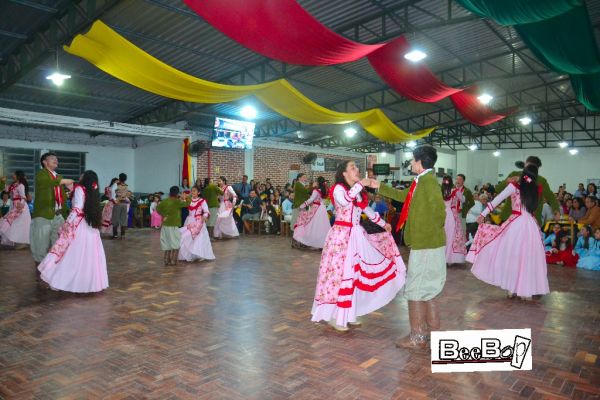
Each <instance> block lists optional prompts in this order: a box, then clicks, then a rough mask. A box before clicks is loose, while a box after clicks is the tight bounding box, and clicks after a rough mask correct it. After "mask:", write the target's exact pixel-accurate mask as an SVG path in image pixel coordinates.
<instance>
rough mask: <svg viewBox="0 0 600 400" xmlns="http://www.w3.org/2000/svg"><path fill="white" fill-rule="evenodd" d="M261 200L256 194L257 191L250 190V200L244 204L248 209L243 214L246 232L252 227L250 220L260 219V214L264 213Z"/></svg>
mask: <svg viewBox="0 0 600 400" xmlns="http://www.w3.org/2000/svg"><path fill="white" fill-rule="evenodd" d="M261 203H262V202H261V200H260V198H259V197H258V196H257V195H256V191H254V190H251V191H250V197H248V201H246V202H244V203H243V204H242V207H243V208H244V209H245V210H246V212H245V213H244V215H243V216H242V223H243V224H244V228H246V232H250V231H251V230H252V227H251V226H250V223H249V222H248V221H257V220H259V219H260V215H261V214H262V207H261V205H262V204H261Z"/></svg>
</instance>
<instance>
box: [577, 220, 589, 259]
mask: <svg viewBox="0 0 600 400" xmlns="http://www.w3.org/2000/svg"><path fill="white" fill-rule="evenodd" d="M579 233H580V236H579V239H577V243H576V244H575V250H574V251H575V253H576V254H577V255H578V256H579V257H580V258H581V257H585V256H587V255H588V253H589V250H590V239H591V238H590V236H591V233H592V228H591V227H590V226H587V225H586V226H583V227H582V228H581V229H580V230H579Z"/></svg>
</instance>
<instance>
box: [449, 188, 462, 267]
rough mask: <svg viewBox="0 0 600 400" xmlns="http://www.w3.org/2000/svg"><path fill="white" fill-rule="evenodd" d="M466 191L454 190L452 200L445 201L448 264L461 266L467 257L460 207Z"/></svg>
mask: <svg viewBox="0 0 600 400" xmlns="http://www.w3.org/2000/svg"><path fill="white" fill-rule="evenodd" d="M463 192H464V189H462V190H459V189H454V190H453V191H452V193H451V195H450V198H448V199H446V200H444V204H445V205H446V222H445V223H444V230H445V232H446V262H447V263H448V264H461V263H464V262H465V256H466V255H467V248H466V236H465V232H464V231H463V229H462V220H461V217H460V206H461V203H463V202H464V199H465V198H464V195H463Z"/></svg>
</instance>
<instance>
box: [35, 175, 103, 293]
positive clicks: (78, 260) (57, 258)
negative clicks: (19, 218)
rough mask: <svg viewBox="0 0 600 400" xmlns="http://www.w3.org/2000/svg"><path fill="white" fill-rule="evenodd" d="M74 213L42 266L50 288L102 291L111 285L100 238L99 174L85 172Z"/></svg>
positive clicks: (74, 200) (75, 197)
mask: <svg viewBox="0 0 600 400" xmlns="http://www.w3.org/2000/svg"><path fill="white" fill-rule="evenodd" d="M71 205H72V206H71V207H72V208H71V212H70V214H69V217H68V218H67V220H66V221H65V223H64V224H63V225H62V227H61V228H60V231H59V237H58V240H57V241H56V242H55V243H54V245H53V246H52V248H51V249H50V252H49V253H48V254H47V255H46V257H45V258H44V259H43V260H42V262H41V263H40V265H39V266H38V269H39V271H40V273H41V278H42V280H44V281H45V282H46V283H48V285H50V288H52V289H55V290H64V291H67V292H75V293H90V292H99V291H101V290H104V289H106V288H107V287H108V273H107V271H106V257H105V255H104V247H103V246H102V240H101V239H100V231H99V230H98V229H99V228H100V226H101V221H102V216H101V214H100V193H99V192H98V176H97V175H96V173H95V172H94V171H85V172H84V173H83V176H82V177H81V180H80V181H79V184H78V185H75V187H74V190H73V198H72V200H71Z"/></svg>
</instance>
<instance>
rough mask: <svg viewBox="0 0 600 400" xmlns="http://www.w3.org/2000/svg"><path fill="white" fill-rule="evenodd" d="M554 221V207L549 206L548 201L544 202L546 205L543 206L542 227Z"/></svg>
mask: <svg viewBox="0 0 600 400" xmlns="http://www.w3.org/2000/svg"><path fill="white" fill-rule="evenodd" d="M553 219H554V213H553V212H552V207H550V204H548V201H547V200H544V205H543V206H542V225H544V224H546V222H548V221H552V220H553Z"/></svg>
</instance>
